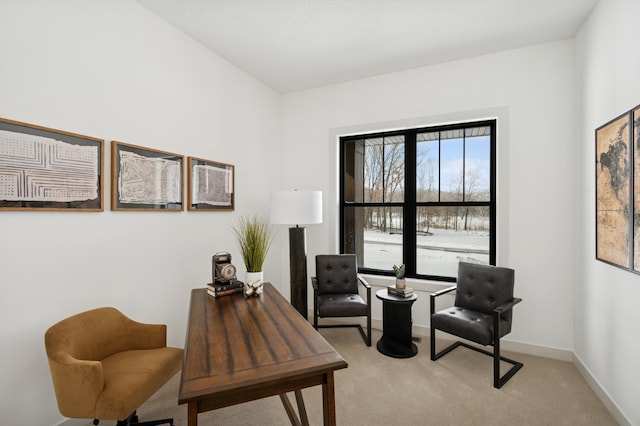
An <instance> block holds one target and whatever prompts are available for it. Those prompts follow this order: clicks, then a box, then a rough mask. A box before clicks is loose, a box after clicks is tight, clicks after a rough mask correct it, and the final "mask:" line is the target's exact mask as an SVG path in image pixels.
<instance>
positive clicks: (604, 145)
mask: <svg viewBox="0 0 640 426" xmlns="http://www.w3.org/2000/svg"><path fill="white" fill-rule="evenodd" d="M595 134H596V135H595V136H596V173H595V175H596V259H597V260H601V261H603V262H606V263H609V264H611V265H614V266H617V267H620V268H624V269H627V270H629V269H630V268H631V252H632V235H633V234H632V227H633V221H632V217H631V212H632V208H631V206H632V205H633V202H632V195H633V191H632V189H631V185H632V182H631V176H632V175H631V172H632V167H633V165H632V155H633V153H632V150H631V146H632V137H631V112H630V111H629V112H626V113H624V114H622V115H619V116H618V117H616V118H614V119H613V120H611V121H609V122H608V123H606V124H604V125H602V126H600V127H598V128H597V129H596V132H595Z"/></svg>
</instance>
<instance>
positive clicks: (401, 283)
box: [396, 278, 407, 289]
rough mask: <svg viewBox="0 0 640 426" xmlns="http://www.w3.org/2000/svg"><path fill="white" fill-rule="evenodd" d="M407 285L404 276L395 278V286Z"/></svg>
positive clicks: (400, 287)
mask: <svg viewBox="0 0 640 426" xmlns="http://www.w3.org/2000/svg"><path fill="white" fill-rule="evenodd" d="M406 286H407V283H406V281H405V279H404V278H396V288H399V289H403V288H405V287H406Z"/></svg>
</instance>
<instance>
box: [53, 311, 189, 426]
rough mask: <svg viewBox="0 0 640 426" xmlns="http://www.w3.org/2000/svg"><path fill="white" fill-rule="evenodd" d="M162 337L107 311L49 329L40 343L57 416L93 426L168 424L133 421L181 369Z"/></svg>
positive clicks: (153, 327) (177, 354) (178, 355)
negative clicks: (103, 425)
mask: <svg viewBox="0 0 640 426" xmlns="http://www.w3.org/2000/svg"><path fill="white" fill-rule="evenodd" d="M166 334H167V326H166V325H164V324H143V323H139V322H136V321H133V320H131V319H130V318H128V317H127V316H125V315H124V314H122V313H121V312H120V311H118V310H117V309H115V308H110V307H105V308H98V309H93V310H90V311H87V312H83V313H79V314H76V315H73V316H71V317H69V318H67V319H64V320H62V321H60V322H58V323H57V324H55V325H53V326H51V327H50V328H49V329H48V330H47V331H46V333H45V336H44V342H45V348H46V351H47V358H48V360H49V367H50V369H51V378H52V380H53V387H54V390H55V394H56V400H57V402H58V409H59V411H60V413H61V414H62V415H63V416H66V417H70V418H87V419H91V418H93V419H94V421H93V423H94V424H96V425H97V424H98V422H99V421H100V420H116V421H117V422H118V423H117V425H120V426H123V425H140V426H142V425H159V424H164V423H168V424H171V425H173V419H162V420H155V421H150V422H138V416H137V415H136V409H137V408H138V407H140V406H141V405H142V404H143V403H144V402H145V401H146V400H147V399H148V398H149V397H151V396H152V395H153V394H154V393H155V392H156V391H157V390H158V389H160V388H161V387H162V386H163V385H164V384H165V383H166V382H167V381H168V380H169V379H171V378H172V377H173V376H174V375H175V374H176V373H177V372H178V371H180V369H181V368H182V358H183V350H182V349H180V348H172V347H167V344H166Z"/></svg>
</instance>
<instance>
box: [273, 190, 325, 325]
mask: <svg viewBox="0 0 640 426" xmlns="http://www.w3.org/2000/svg"><path fill="white" fill-rule="evenodd" d="M271 223H273V224H276V225H295V227H294V226H292V227H290V228H289V268H290V275H291V304H292V305H293V307H294V308H296V310H297V311H298V312H300V314H301V315H302V316H303V317H304V318H305V319H307V313H308V309H307V242H306V229H305V228H304V227H303V226H300V225H311V224H315V223H322V191H278V192H274V193H272V194H271Z"/></svg>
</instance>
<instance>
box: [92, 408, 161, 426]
mask: <svg viewBox="0 0 640 426" xmlns="http://www.w3.org/2000/svg"><path fill="white" fill-rule="evenodd" d="M98 422H99V420H97V419H96V420H94V421H93V424H94V425H97V424H98ZM164 424H169V425H171V426H173V419H160V420H149V421H146V422H139V421H138V415H137V414H136V412H135V411H134V412H133V413H131V414H129V417H127V418H126V419H124V420H118V422H117V423H116V426H157V425H164Z"/></svg>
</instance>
